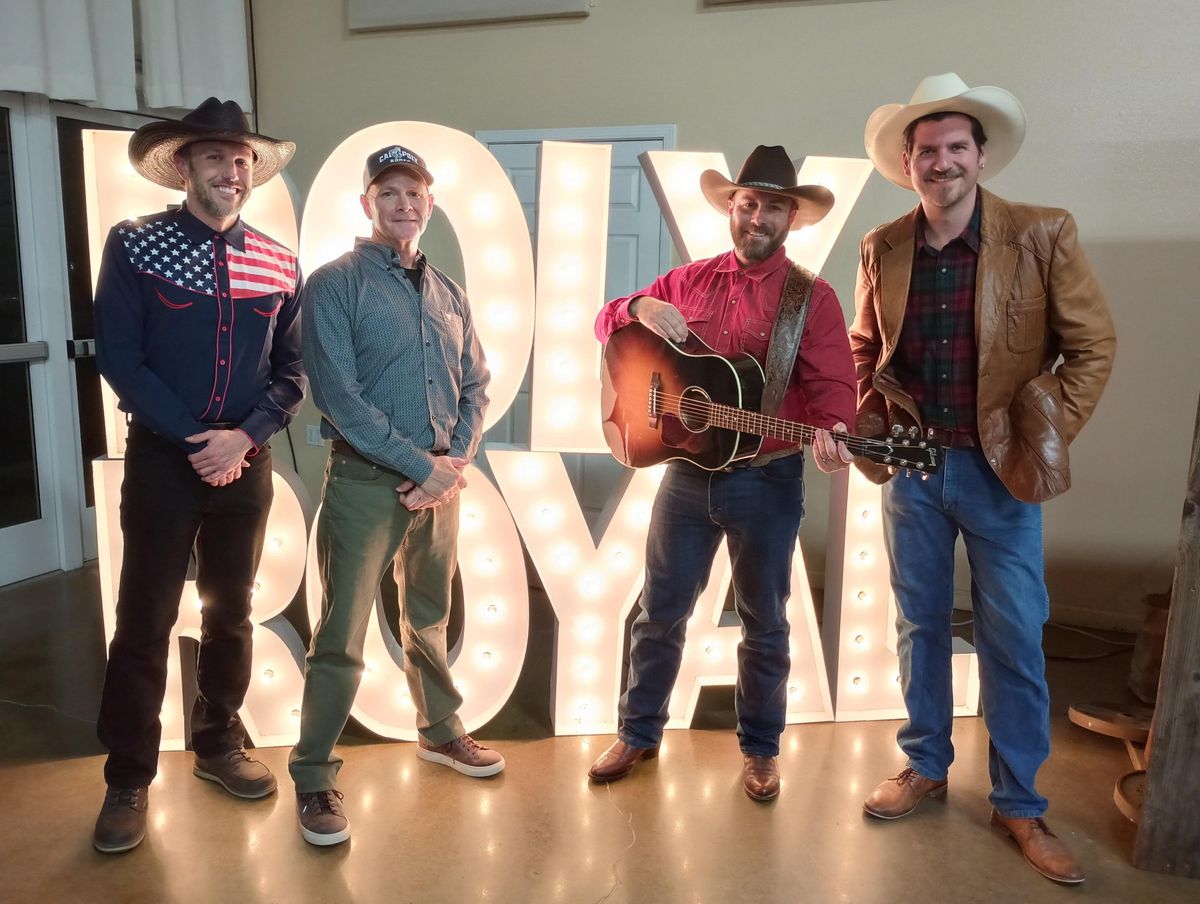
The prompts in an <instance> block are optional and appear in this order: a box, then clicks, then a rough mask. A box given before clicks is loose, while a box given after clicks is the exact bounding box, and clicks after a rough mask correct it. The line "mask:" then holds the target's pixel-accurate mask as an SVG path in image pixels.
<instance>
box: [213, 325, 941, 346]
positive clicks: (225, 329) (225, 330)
mask: <svg viewBox="0 0 1200 904" xmlns="http://www.w3.org/2000/svg"><path fill="white" fill-rule="evenodd" d="M221 332H222V333H228V332H229V327H227V326H223V327H221ZM942 341H943V342H944V341H945V340H944V339H943V340H942Z"/></svg>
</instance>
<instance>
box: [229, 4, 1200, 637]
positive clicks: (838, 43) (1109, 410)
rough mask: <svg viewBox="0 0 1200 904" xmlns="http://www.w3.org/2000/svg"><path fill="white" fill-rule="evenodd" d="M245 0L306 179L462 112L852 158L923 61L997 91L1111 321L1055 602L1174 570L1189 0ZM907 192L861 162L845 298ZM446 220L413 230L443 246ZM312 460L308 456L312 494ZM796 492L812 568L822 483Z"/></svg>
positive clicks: (1105, 599) (1059, 507) (1191, 98)
mask: <svg viewBox="0 0 1200 904" xmlns="http://www.w3.org/2000/svg"><path fill="white" fill-rule="evenodd" d="M253 11H254V17H255V29H254V34H255V48H256V53H257V61H256V65H257V74H258V88H259V100H258V106H259V111H260V117H261V118H260V126H261V128H262V129H263V130H264V131H265V132H267V133H268V134H271V135H278V136H282V137H288V138H291V139H294V140H296V141H297V142H298V143H299V151H298V153H297V155H296V159H295V161H294V162H293V163H292V165H291V167H290V172H291V174H292V176H293V177H294V178H295V180H296V181H297V183H298V184H299V185H300V186H301V189H302V190H306V189H307V186H308V185H309V183H310V182H311V181H312V179H313V177H314V175H315V173H316V171H317V169H318V168H319V166H320V164H321V162H322V161H323V160H324V158H325V155H326V154H327V153H328V152H329V151H330V150H331V149H332V148H333V147H334V146H335V145H336V144H337V143H338V142H340V141H341V140H342V139H343V138H345V137H346V136H347V135H348V134H350V133H351V132H353V131H355V130H357V129H360V128H362V127H364V126H366V125H370V124H372V123H376V122H380V121H384V120H388V119H417V120H428V121H431V122H439V123H443V124H445V125H449V126H453V127H456V128H459V129H463V130H464V131H468V132H473V131H475V130H478V129H513V128H552V127H568V126H599V125H625V124H636V123H660V122H673V123H676V124H677V125H678V128H679V133H678V134H679V147H680V148H681V149H694V150H719V151H723V152H725V153H726V154H727V156H728V158H729V160H730V164H731V166H732V167H734V168H735V169H736V167H737V166H738V165H739V164H740V161H741V160H742V159H743V158H744V157H745V155H746V154H747V153H748V152H749V151H750V150H751V149H752V148H753V147H754V146H755V145H756V144H760V143H762V144H783V145H785V146H786V147H787V149H788V151H789V152H790V153H791V154H792V156H801V155H806V154H823V155H843V156H861V155H862V154H863V149H862V132H863V126H864V124H865V122H866V118H867V116H868V115H869V114H870V112H871V111H872V110H873V109H874V108H875V107H876V106H878V105H880V104H883V103H888V102H896V101H904V100H907V99H908V97H909V95H910V94H911V92H912V90H913V88H914V87H915V86H916V83H917V82H918V81H919V80H920V79H921V78H922V77H923V76H925V75H928V74H933V73H938V72H944V71H948V70H953V71H957V72H958V73H959V74H960V75H961V76H963V78H964V79H965V80H966V81H967V82H968V83H970V84H996V85H1000V86H1002V87H1005V88H1007V89H1009V90H1011V91H1012V92H1014V93H1015V94H1016V95H1017V96H1018V97H1019V98H1020V99H1021V100H1022V102H1023V103H1024V104H1025V107H1026V110H1027V113H1028V116H1029V134H1028V138H1027V140H1026V142H1025V146H1024V148H1023V149H1022V151H1021V154H1020V155H1019V156H1018V157H1017V159H1016V161H1015V162H1014V163H1013V164H1012V165H1011V166H1010V167H1009V168H1008V169H1007V170H1006V171H1005V172H1004V173H1003V174H1002V175H1001V176H999V177H997V178H996V179H994V180H993V181H992V182H991V183H989V185H990V187H991V188H993V189H994V190H995V191H997V192H998V193H999V194H1001V195H1003V196H1005V197H1008V198H1011V199H1014V200H1023V201H1031V202H1034V203H1044V204H1054V205H1060V206H1064V207H1067V208H1069V209H1070V210H1071V211H1072V212H1073V213H1074V214H1075V215H1076V218H1077V220H1078V222H1079V227H1080V233H1081V236H1082V239H1083V242H1084V244H1085V247H1086V249H1087V251H1088V254H1089V256H1090V257H1091V259H1092V261H1093V264H1094V266H1095V268H1096V270H1097V272H1098V274H1099V276H1100V279H1101V282H1102V284H1103V285H1104V287H1105V289H1106V290H1107V293H1108V295H1109V299H1110V302H1111V304H1112V308H1113V313H1114V317H1115V319H1116V323H1117V330H1118V335H1119V348H1118V356H1117V366H1116V369H1115V371H1114V373H1113V378H1112V382H1111V383H1110V386H1109V389H1108V392H1107V394H1106V396H1105V398H1104V400H1103V401H1102V403H1101V405H1100V408H1099V411H1098V413H1097V414H1096V416H1095V418H1094V419H1093V421H1092V423H1091V424H1090V425H1089V426H1088V428H1087V429H1086V430H1085V431H1084V433H1083V435H1082V436H1081V437H1080V439H1079V440H1078V441H1077V442H1076V444H1075V445H1074V447H1073V454H1072V458H1073V470H1074V475H1075V486H1074V489H1073V490H1072V491H1071V492H1070V493H1069V494H1068V495H1066V496H1065V497H1063V498H1061V499H1059V500H1056V501H1054V502H1052V503H1050V504H1049V505H1047V506H1046V532H1047V575H1048V581H1049V585H1050V590H1051V598H1052V601H1053V609H1054V616H1055V617H1057V618H1062V619H1066V620H1070V621H1076V622H1087V623H1092V624H1099V625H1105V624H1126V625H1131V624H1135V623H1136V622H1137V621H1138V619H1139V618H1140V604H1141V599H1142V597H1143V596H1144V594H1145V593H1147V592H1149V591H1153V590H1161V589H1163V588H1164V587H1165V586H1166V585H1167V584H1168V583H1169V582H1170V578H1171V573H1172V568H1173V562H1174V558H1175V547H1176V542H1177V534H1178V529H1179V523H1180V514H1181V506H1182V501H1183V489H1184V477H1185V473H1186V464H1187V458H1188V451H1189V447H1190V442H1191V436H1192V427H1193V422H1194V419H1195V413H1196V405H1197V392H1198V389H1200V375H1198V373H1197V367H1196V363H1195V362H1196V360H1197V353H1196V351H1195V348H1196V345H1197V339H1198V338H1200V314H1198V313H1197V307H1196V298H1195V292H1194V290H1193V289H1192V285H1193V283H1194V279H1189V278H1188V277H1189V276H1190V275H1191V274H1189V273H1186V271H1185V267H1186V266H1187V264H1188V262H1190V260H1192V259H1194V258H1195V257H1196V254H1197V251H1198V250H1200V219H1198V217H1197V210H1198V209H1200V203H1197V202H1200V192H1198V191H1197V186H1196V181H1195V172H1196V164H1197V146H1198V145H1200V86H1198V84H1197V79H1196V78H1195V74H1194V72H1195V64H1194V61H1195V59H1196V57H1197V51H1198V50H1200V46H1198V45H1200V37H1198V36H1200V5H1198V4H1196V3H1195V2H1193V0H1154V2H1145V0H1127V2H1123V0H1054V2H1052V3H1047V2H1044V0H1006V2H1004V3H995V2H978V0H977V2H967V0H960V2H951V0H810V2H777V3H762V4H756V3H747V4H734V5H730V6H717V7H711V8H708V7H705V6H704V5H703V3H702V0H596V2H595V3H594V5H593V8H592V11H591V12H592V14H591V16H590V17H588V18H586V19H576V20H562V21H545V22H536V23H528V24H519V23H518V24H510V25H491V26H473V27H458V28H438V29H426V30H418V31H406V32H384V33H373V34H365V35H362V34H360V35H353V36H351V35H349V34H347V32H346V30H345V21H344V5H343V4H342V3H329V2H315V0H309V2H294V0H255V2H254V4H253ZM913 202H914V196H913V195H912V194H911V193H909V192H905V191H903V190H901V189H899V188H896V187H894V186H892V185H891V184H890V183H888V182H886V181H885V180H884V179H883V178H882V177H880V176H879V175H877V174H876V175H873V176H872V178H871V180H870V181H869V182H868V183H867V187H866V189H865V190H864V193H863V196H862V198H861V200H860V201H859V204H858V206H857V208H856V209H855V210H854V212H853V213H852V214H851V216H850V220H849V222H848V223H847V226H846V231H845V232H844V233H843V236H842V239H841V241H840V242H839V244H838V246H837V247H836V248H835V249H834V252H833V254H832V255H831V257H830V260H829V262H828V264H827V265H826V267H825V270H824V273H823V275H824V276H825V277H826V278H828V279H829V280H830V281H831V282H832V283H833V285H834V287H835V288H836V289H837V290H838V292H839V294H840V295H841V297H842V303H843V306H844V307H845V309H846V313H847V317H848V318H849V317H850V316H851V315H852V313H853V312H852V307H853V287H854V268H855V264H856V261H857V248H858V239H859V238H860V237H861V235H862V234H863V233H864V232H866V231H867V230H868V229H870V228H871V227H872V226H874V225H876V224H878V223H880V222H882V221H884V220H888V219H891V218H894V217H896V216H898V215H900V214H901V213H902V212H903V211H905V210H906V209H907V208H908V207H910V206H911V205H912V204H913ZM443 241H444V240H443V239H441V238H437V237H433V238H432V239H431V242H432V243H431V244H429V245H428V247H429V249H430V250H431V252H432V253H431V256H432V257H433V258H434V259H435V260H441V259H442V258H443V255H442V254H440V253H439V251H440V249H441V247H442V244H441V243H442V242H443ZM444 257H450V258H452V257H453V255H452V254H451V253H446V254H445V255H444ZM306 417H307V418H308V419H309V420H311V421H312V422H314V423H315V415H314V414H312V413H308V414H306V415H304V416H302V418H301V421H304V420H305V418H306ZM302 436H303V431H302V429H301V430H300V431H299V432H298V433H297V437H298V438H301V437H302ZM313 451H315V450H313ZM318 469H319V462H318V461H317V460H316V457H315V456H313V455H311V454H310V455H307V456H306V458H305V461H304V462H303V470H304V471H305V474H306V477H307V478H308V480H309V483H310V486H313V488H314V489H315V488H316V487H315V482H316V479H317V478H316V477H315V475H316V473H317V472H318ZM809 492H810V505H809V520H808V524H807V526H806V528H805V532H804V541H805V544H806V547H807V548H808V551H809V553H810V563H811V566H812V569H813V570H814V571H815V572H818V573H819V572H820V569H821V562H820V553H821V551H822V550H823V545H824V518H825V509H826V503H825V498H826V491H825V486H824V482H823V481H822V480H821V479H819V478H816V479H812V480H810V489H809ZM963 586H965V584H964V585H963Z"/></svg>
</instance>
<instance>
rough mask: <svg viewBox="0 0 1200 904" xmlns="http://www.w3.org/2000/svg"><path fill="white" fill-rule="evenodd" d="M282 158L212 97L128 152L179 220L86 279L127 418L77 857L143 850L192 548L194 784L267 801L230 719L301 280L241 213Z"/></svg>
mask: <svg viewBox="0 0 1200 904" xmlns="http://www.w3.org/2000/svg"><path fill="white" fill-rule="evenodd" d="M295 150H296V146H295V145H294V144H293V143H292V142H290V141H279V140H276V139H274V138H268V137H267V136H265V135H260V134H258V133H257V132H254V131H252V130H251V129H250V126H249V123H248V122H247V120H246V115H245V113H243V112H242V109H241V107H239V106H238V105H237V103H236V102H234V101H231V100H230V101H224V102H222V101H219V100H217V98H215V97H210V98H209V99H208V100H206V101H205V102H204V103H202V104H200V106H198V107H197V108H196V109H195V110H193V111H192V112H190V113H188V114H187V115H186V116H184V118H183V120H182V121H180V122H171V121H163V122H153V123H148V124H147V125H144V126H142V127H141V128H140V129H138V130H137V131H136V132H134V133H133V135H132V137H131V138H130V141H129V159H130V162H131V163H132V164H133V167H134V169H136V170H137V172H138V173H139V174H140V175H142V176H143V177H144V178H146V179H149V180H150V181H151V182H154V183H156V184H158V185H162V186H164V187H166V188H173V189H180V190H183V191H185V192H186V193H187V197H186V200H185V201H184V204H183V206H182V207H181V208H180V209H178V210H170V211H167V212H165V213H159V214H155V215H153V216H148V217H141V218H139V219H137V220H130V221H127V222H124V223H119V224H117V225H116V226H114V227H113V228H112V231H111V232H110V233H109V235H108V242H107V243H106V244H105V246H104V258H103V260H102V261H101V264H100V275H99V278H98V280H97V282H96V353H97V363H98V365H99V368H100V373H101V374H103V376H104V378H105V379H106V380H107V381H108V383H109V385H111V386H112V388H113V390H114V391H115V392H116V394H117V396H118V397H119V399H120V401H121V410H123V411H125V412H127V413H128V414H129V418H130V423H129V434H128V438H127V442H126V447H125V477H124V480H123V482H122V484H121V533H122V537H123V542H124V557H123V560H122V562H121V581H120V589H119V591H118V593H117V618H116V621H117V624H116V630H115V633H114V635H113V640H112V644H111V645H110V647H109V653H108V666H107V668H106V669H105V673H104V692H103V696H102V698H101V702H100V715H99V717H98V719H97V722H96V727H97V733H98V735H99V737H100V741H101V743H103V744H104V746H105V747H107V748H108V760H107V761H106V762H105V764H104V777H105V781H106V783H107V785H108V793H107V794H106V795H105V799H104V805H103V807H102V809H101V811H100V816H99V818H98V819H97V821H96V828H95V832H94V834H93V836H92V843H93V845H94V846H95V847H96V849H97V850H99V851H102V852H104V853H117V852H120V851H126V850H129V849H131V848H133V847H136V846H137V845H138V844H140V843H141V841H142V838H143V837H144V835H145V829H146V808H147V801H148V794H149V787H148V786H149V785H150V783H151V781H153V779H154V777H155V775H156V774H157V769H158V747H159V739H160V736H161V734H162V724H161V721H160V717H159V712H160V710H161V709H162V704H163V695H164V693H165V691H166V682H167V645H168V643H169V642H170V637H171V629H172V626H173V625H174V624H175V620H176V617H177V616H178V613H179V601H180V597H181V595H182V593H183V588H184V583H185V582H186V580H187V575H188V563H189V561H190V560H191V558H192V556H193V551H194V555H195V561H196V590H197V591H198V592H199V594H200V599H201V600H202V602H203V604H204V608H203V615H202V619H201V628H200V651H199V659H198V660H197V667H196V683H197V685H198V691H199V693H198V694H197V697H196V702H195V705H194V706H193V707H192V713H191V720H190V729H191V732H190V734H191V737H190V740H191V746H192V749H193V750H194V751H195V754H196V756H195V763H194V766H193V771H194V772H195V774H196V775H197V776H199V777H201V778H205V779H209V780H211V781H214V782H217V783H219V784H220V785H221V786H222V787H224V788H225V789H226V790H227V791H228V792H229V793H230V794H233V795H235V796H237V797H241V798H258V797H265V796H267V795H269V794H272V793H274V791H275V777H274V776H273V775H272V774H271V772H270V770H269V769H268V768H267V767H266V765H264V764H263V763H261V762H259V761H258V760H257V759H255V758H254V757H252V756H251V755H249V754H248V753H247V752H246V750H245V743H246V731H245V729H244V727H243V726H242V722H241V720H240V719H239V718H238V710H239V709H240V708H241V705H242V701H243V700H244V698H245V696H246V690H247V688H248V687H249V683H250V665H251V644H250V639H251V634H252V630H251V629H252V625H251V623H250V594H251V588H252V587H253V584H254V574H255V571H256V570H257V568H258V562H259V558H260V556H261V555H262V548H263V540H264V537H265V533H266V526H267V514H268V512H269V511H270V509H271V497H272V485H271V451H270V446H269V445H268V440H269V439H270V438H271V436H273V435H274V434H275V433H276V432H277V431H279V430H281V429H283V428H284V426H286V425H287V423H288V422H289V421H290V420H291V419H292V417H293V416H294V415H295V414H296V412H297V411H298V410H299V408H300V403H301V401H302V399H303V397H304V386H305V379H304V370H303V368H302V366H301V363H300V316H299V315H300V310H299V306H298V301H297V291H298V286H299V282H300V277H299V273H298V267H297V264H296V256H295V254H294V253H293V252H292V251H291V249H289V248H285V247H284V246H283V245H281V244H279V243H278V242H276V241H275V240H274V239H272V238H270V237H268V236H266V235H264V234H263V233H261V232H259V231H258V230H256V229H254V228H252V227H251V226H250V225H248V224H247V223H246V222H245V221H244V220H243V219H242V218H241V214H240V212H241V210H242V207H243V205H244V204H245V203H246V200H247V199H248V198H249V197H250V193H251V190H252V189H254V188H255V187H257V186H259V185H261V184H263V183H264V182H266V181H268V180H269V179H270V178H271V177H273V176H274V175H275V174H276V173H278V172H279V171H280V170H282V169H283V168H284V167H285V166H286V165H287V163H288V161H289V160H290V159H291V157H292V154H293V153H294V152H295Z"/></svg>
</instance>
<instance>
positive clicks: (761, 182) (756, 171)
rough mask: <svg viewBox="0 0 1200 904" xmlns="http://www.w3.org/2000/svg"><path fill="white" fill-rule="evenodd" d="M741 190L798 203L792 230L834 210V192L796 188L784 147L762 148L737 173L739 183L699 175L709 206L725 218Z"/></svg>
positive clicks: (717, 175)
mask: <svg viewBox="0 0 1200 904" xmlns="http://www.w3.org/2000/svg"><path fill="white" fill-rule="evenodd" d="M739 188H745V189H749V190H750V191H762V192H767V193H768V194H772V195H783V197H785V198H790V199H791V200H793V201H795V202H796V205H797V206H798V207H799V213H797V214H796V219H795V221H794V222H793V223H792V229H793V230H796V229H800V228H802V227H804V226H811V225H812V224H813V223H817V222H819V221H820V220H821V219H822V218H823V217H824V216H825V214H827V213H829V211H830V209H832V207H833V192H831V191H830V190H829V189H827V188H825V187H824V186H823V185H797V184H796V167H794V166H793V165H792V158H790V157H789V156H788V154H787V151H785V150H784V149H783V148H782V147H780V146H779V145H777V144H776V145H772V146H770V147H768V146H766V145H763V144H760V145H759V146H758V147H756V148H755V149H754V150H753V151H751V152H750V156H749V157H747V158H746V162H745V163H743V164H742V168H741V170H739V171H738V175H737V181H736V182H730V181H729V180H728V179H726V178H725V177H724V176H722V175H721V174H720V173H718V172H717V171H716V170H705V171H704V172H703V173H701V174H700V190H701V191H702V192H704V197H706V198H707V199H708V203H709V204H711V205H712V206H713V207H715V208H716V209H717V210H719V211H720V212H721V213H723V214H728V213H729V199H730V198H732V197H733V193H734V192H736V191H737V190H738V189H739Z"/></svg>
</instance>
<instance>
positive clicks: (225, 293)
mask: <svg viewBox="0 0 1200 904" xmlns="http://www.w3.org/2000/svg"><path fill="white" fill-rule="evenodd" d="M221 297H222V298H228V297H229V293H228V292H222V293H221Z"/></svg>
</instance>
